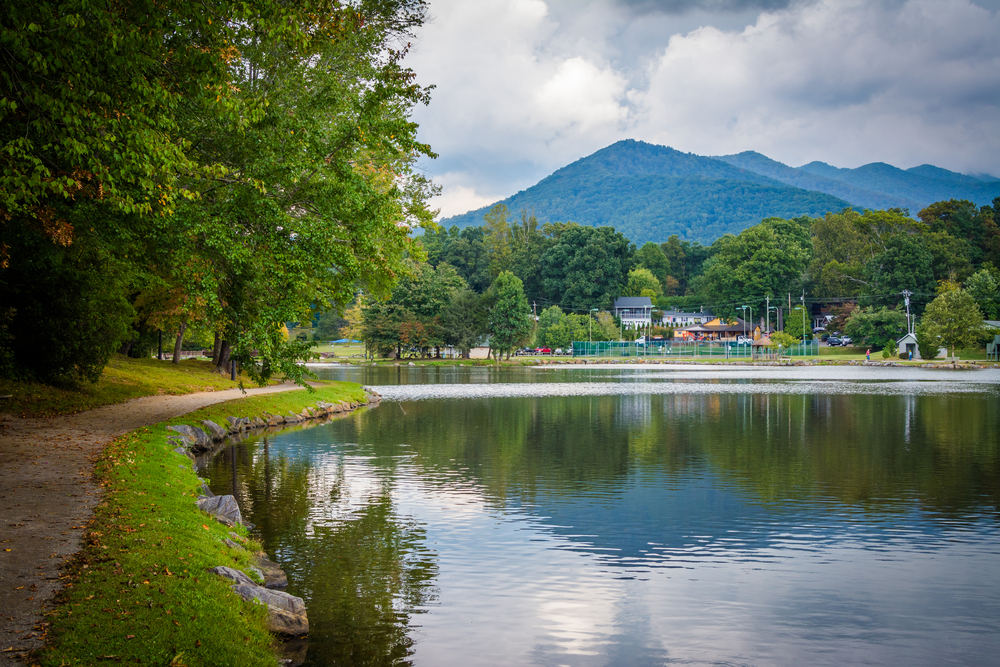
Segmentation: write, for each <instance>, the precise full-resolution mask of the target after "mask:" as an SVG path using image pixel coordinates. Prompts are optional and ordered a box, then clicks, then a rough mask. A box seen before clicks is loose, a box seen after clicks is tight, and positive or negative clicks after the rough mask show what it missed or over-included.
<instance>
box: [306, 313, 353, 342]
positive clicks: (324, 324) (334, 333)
mask: <svg viewBox="0 0 1000 667" xmlns="http://www.w3.org/2000/svg"><path fill="white" fill-rule="evenodd" d="M345 324H347V320H346V319H344V318H343V316H341V314H340V313H338V312H337V311H335V310H330V311H327V312H325V313H323V314H322V315H320V318H319V321H318V322H317V323H316V328H315V329H314V330H313V339H314V340H335V339H337V338H340V337H341V335H340V329H341V327H343V326H344V325H345Z"/></svg>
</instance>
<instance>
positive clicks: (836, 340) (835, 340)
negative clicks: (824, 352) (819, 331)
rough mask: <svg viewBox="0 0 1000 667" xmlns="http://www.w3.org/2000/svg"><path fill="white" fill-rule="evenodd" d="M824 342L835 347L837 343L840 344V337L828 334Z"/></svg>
mask: <svg viewBox="0 0 1000 667" xmlns="http://www.w3.org/2000/svg"><path fill="white" fill-rule="evenodd" d="M826 344H827V345H829V346H830V347H836V346H837V345H840V344H841V339H840V338H837V337H836V336H830V337H829V338H827V339H826Z"/></svg>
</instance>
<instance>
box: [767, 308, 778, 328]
mask: <svg viewBox="0 0 1000 667" xmlns="http://www.w3.org/2000/svg"><path fill="white" fill-rule="evenodd" d="M772 310H773V311H774V316H775V317H774V323H775V326H777V324H778V307H777V306H768V307H767V331H768V333H770V331H771V311H772Z"/></svg>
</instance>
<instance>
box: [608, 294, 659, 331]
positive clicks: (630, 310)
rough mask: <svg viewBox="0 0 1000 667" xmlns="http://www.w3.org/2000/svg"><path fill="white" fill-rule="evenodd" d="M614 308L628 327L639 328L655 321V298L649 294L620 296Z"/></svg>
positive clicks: (623, 324)
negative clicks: (651, 297)
mask: <svg viewBox="0 0 1000 667" xmlns="http://www.w3.org/2000/svg"><path fill="white" fill-rule="evenodd" d="M614 309H615V316H616V317H618V318H619V319H620V320H621V322H622V326H623V327H625V328H626V329H638V328H641V327H645V326H648V325H650V324H652V322H653V300H652V299H650V298H649V297H648V296H621V297H618V298H617V299H615V304H614Z"/></svg>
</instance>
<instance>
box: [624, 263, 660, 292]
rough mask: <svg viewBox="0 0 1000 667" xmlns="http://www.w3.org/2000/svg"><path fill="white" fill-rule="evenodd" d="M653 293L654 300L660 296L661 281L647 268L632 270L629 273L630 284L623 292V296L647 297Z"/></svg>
mask: <svg viewBox="0 0 1000 667" xmlns="http://www.w3.org/2000/svg"><path fill="white" fill-rule="evenodd" d="M644 292H651V293H652V294H651V295H649V296H652V298H653V299H655V298H656V297H658V296H659V295H660V281H659V280H657V279H656V277H655V276H654V275H653V273H652V271H650V270H649V269H647V268H638V269H632V270H631V271H629V272H628V283H627V284H626V285H625V289H624V290H623V291H622V296H647V295H646V294H644Z"/></svg>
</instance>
